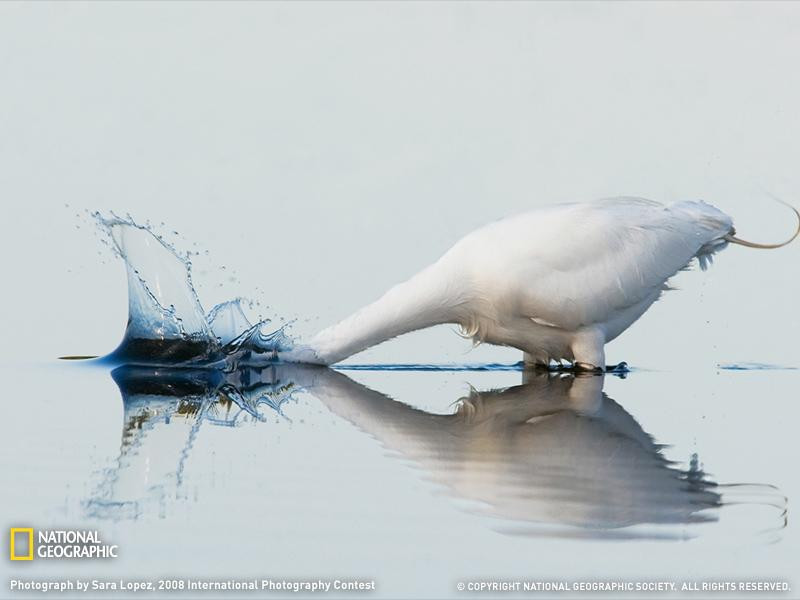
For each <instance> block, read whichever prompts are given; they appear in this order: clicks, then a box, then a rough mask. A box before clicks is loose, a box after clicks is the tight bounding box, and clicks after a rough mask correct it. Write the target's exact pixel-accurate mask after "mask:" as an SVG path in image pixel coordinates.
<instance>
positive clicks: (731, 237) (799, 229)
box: [725, 201, 800, 250]
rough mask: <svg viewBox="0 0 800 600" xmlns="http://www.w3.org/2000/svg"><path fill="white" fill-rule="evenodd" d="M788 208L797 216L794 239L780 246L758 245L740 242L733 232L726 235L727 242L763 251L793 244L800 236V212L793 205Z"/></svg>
mask: <svg viewBox="0 0 800 600" xmlns="http://www.w3.org/2000/svg"><path fill="white" fill-rule="evenodd" d="M779 202H781V201H779ZM781 204H786V202H781ZM786 206H788V207H789V208H791V209H792V210H793V211H794V214H795V215H797V229H795V232H794V235H793V236H792V237H790V238H789V239H788V240H786V241H785V242H781V243H780V244H756V243H755V242H748V241H747V240H740V239H739V238H737V237H736V236H735V235H733V234H734V233H735V231H733V232H731V233H729V234H728V235H726V236H725V240H727V241H728V242H730V243H731V244H739V245H740V246H747V247H748V248H760V249H762V250H772V249H774V248H782V247H783V246H786V245H787V244H791V243H792V242H793V241H794V239H795V238H796V237H797V236H798V235H800V212H799V211H798V210H797V209H796V208H795V207H794V206H792V205H791V204H786Z"/></svg>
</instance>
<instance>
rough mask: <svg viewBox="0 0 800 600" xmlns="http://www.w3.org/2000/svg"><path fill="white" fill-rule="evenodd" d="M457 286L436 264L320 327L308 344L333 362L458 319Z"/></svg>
mask: <svg viewBox="0 0 800 600" xmlns="http://www.w3.org/2000/svg"><path fill="white" fill-rule="evenodd" d="M457 287H458V286H454V285H453V282H452V281H450V278H449V277H447V276H446V275H445V274H443V273H442V269H440V268H437V265H432V266H430V267H428V268H427V269H425V270H423V271H421V272H420V273H418V274H417V275H415V276H414V277H412V278H411V279H409V280H408V281H405V282H403V283H401V284H399V285H396V286H395V287H393V288H392V289H390V290H389V291H388V292H386V293H385V294H384V295H383V296H381V298H379V299H378V300H376V301H375V302H373V303H372V304H370V305H368V306H365V307H364V308H362V309H361V310H359V311H357V312H356V313H354V314H352V315H350V316H349V317H347V318H346V319H344V320H343V321H340V322H339V323H337V324H336V325H332V326H331V327H328V328H327V329H323V330H322V331H320V332H319V333H318V334H317V335H316V336H314V338H313V339H312V340H311V342H310V344H309V346H310V347H311V348H312V349H313V351H314V352H315V353H316V354H317V356H318V357H319V360H320V362H322V363H324V364H329V365H330V364H333V363H336V362H339V361H340V360H343V359H345V358H347V357H348V356H350V355H352V354H355V353H356V352H361V351H362V350H365V349H367V348H369V347H371V346H374V345H376V344H380V343H381V342H384V341H386V340H389V339H391V338H393V337H397V336H398V335H401V334H403V333H408V332H410V331H416V330H417V329H423V328H425V327H430V326H432V325H438V324H440V323H454V322H457V321H458V311H459V307H460V305H461V304H462V302H463V298H462V297H461V293H460V291H459V290H458V289H457Z"/></svg>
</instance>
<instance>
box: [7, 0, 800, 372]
mask: <svg viewBox="0 0 800 600" xmlns="http://www.w3.org/2000/svg"><path fill="white" fill-rule="evenodd" d="M798 40H800V5H797V4H793V3H775V4H768V3H731V4H726V3H702V4H697V3H691V4H689V3H681V4H671V3H648V4H644V3H641V4H637V3H618V4H600V3H578V4H562V3H558V4H546V3H506V4H494V3H493V4H490V3H465V4H462V3H455V2H446V3H437V4H429V3H418V2H417V3H409V4H402V3H381V4H368V3H361V2H358V3H345V4H327V3H312V2H303V3H298V4H291V5H289V4H277V3H253V2H248V3H240V4H213V3H201V4H188V3H141V4H139V3H113V4H103V3H89V4H80V3H70V4H49V3H33V4H9V3H4V4H3V5H1V6H0V81H2V90H3V91H2V93H0V198H2V203H3V206H4V215H5V217H4V218H3V219H2V222H1V223H0V228H1V229H0V232H1V235H0V248H1V251H2V254H3V256H4V261H3V262H4V266H3V268H4V272H5V273H4V278H5V281H6V286H5V294H4V300H3V313H4V314H5V315H6V318H5V319H4V330H5V331H4V334H5V335H4V340H5V341H4V342H3V344H2V352H3V355H4V357H5V358H6V359H8V358H11V357H18V356H19V355H20V353H26V354H27V355H29V356H34V357H36V358H35V359H34V360H38V359H41V360H45V359H49V358H51V357H53V356H57V355H60V354H69V353H103V352H105V351H107V350H110V349H111V348H112V347H114V345H115V344H116V343H117V341H118V340H119V337H120V335H121V333H122V329H123V327H124V321H125V316H126V302H125V280H124V275H123V269H122V267H121V264H119V263H118V262H115V261H111V260H106V262H105V263H103V262H101V260H102V259H105V258H106V257H107V256H108V255H107V254H106V252H105V250H104V249H103V253H102V255H101V256H99V255H98V254H97V252H98V249H100V244H99V243H98V241H97V239H96V237H95V235H94V233H93V231H92V230H91V227H90V226H89V223H88V221H87V220H86V219H85V218H84V219H79V218H77V217H76V213H79V212H82V211H83V210H84V209H91V210H94V209H101V210H109V209H113V210H116V211H119V212H122V213H124V212H130V213H131V214H132V215H133V216H134V217H136V218H137V219H139V220H147V219H149V220H151V221H153V222H154V223H160V222H162V221H163V222H164V223H166V225H165V227H163V228H161V230H162V231H171V230H173V229H174V230H177V231H179V232H180V234H181V237H182V239H181V240H179V241H178V242H177V245H178V246H179V247H182V248H190V247H192V243H194V242H197V243H198V244H199V248H201V249H207V250H209V251H210V256H209V257H205V256H201V257H199V258H198V259H197V260H196V267H195V268H196V271H195V279H196V281H197V282H198V283H199V284H200V292H201V299H202V300H203V302H204V304H205V305H206V307H207V308H208V307H210V306H211V305H213V304H214V303H215V302H217V301H221V300H224V299H227V298H229V297H232V296H236V295H247V296H250V297H253V298H256V299H259V300H261V301H262V302H263V304H264V305H265V306H268V307H269V308H268V309H267V308H264V309H263V310H264V313H265V314H268V315H279V316H283V317H288V318H292V317H299V318H300V321H299V322H298V323H297V325H296V326H295V332H296V333H299V334H310V333H312V332H313V331H314V330H316V329H317V328H319V327H323V326H325V325H327V324H329V323H331V322H333V321H335V320H337V319H338V318H341V317H343V316H345V315H346V314H348V313H349V312H351V311H352V310H354V309H355V308H357V307H359V306H360V305H362V304H364V303H366V302H368V301H371V300H373V299H374V298H375V297H377V296H378V295H380V293H382V292H383V291H384V290H385V289H386V288H387V287H389V286H390V285H392V284H393V283H396V282H397V281H399V280H401V279H403V278H405V277H407V276H409V275H411V274H412V273H413V272H415V271H416V270H417V269H419V268H421V267H423V266H425V265H426V264H428V263H429V262H431V261H433V260H434V259H435V258H437V256H438V255H440V254H441V253H442V252H443V251H444V250H446V249H447V248H448V247H449V246H450V245H451V244H452V243H453V242H454V241H456V240H457V239H458V238H459V237H460V236H461V235H463V234H465V233H467V232H468V231H470V230H471V229H473V228H475V227H477V226H480V225H482V224H484V223H485V222H487V221H490V220H493V219H496V218H499V217H502V216H504V215H508V214H512V213H516V212H520V211H524V210H525V209H527V208H529V207H532V206H538V205H541V204H546V203H551V202H563V201H572V200H586V199H593V198H598V197H603V196H609V195H622V194H630V195H642V196H646V197H649V198H652V199H656V200H660V201H665V202H670V201H675V200H683V199H696V198H703V199H705V200H707V201H709V202H712V203H714V204H716V205H717V206H719V207H720V208H721V209H723V210H725V211H727V212H728V213H730V214H731V215H733V217H734V219H735V221H736V223H737V227H738V229H739V231H740V233H741V234H742V236H744V237H747V238H750V239H754V240H765V241H766V240H778V239H783V238H784V237H785V236H786V235H787V234H788V233H789V232H790V231H791V227H792V225H791V221H790V218H791V215H790V213H789V212H788V211H787V210H786V209H785V208H784V207H781V206H780V205H777V204H774V203H772V202H770V201H769V200H768V199H767V195H766V194H765V193H764V190H767V191H770V192H773V193H775V194H777V195H779V196H781V197H783V198H785V199H787V200H789V201H792V202H795V203H800V170H798V156H800V135H799V134H800V116H798V115H799V113H798V111H797V107H798V106H800V74H799V73H800V72H799V71H798V69H797V62H798V57H800V41H798ZM65 204H68V205H69V207H65ZM76 225H80V229H76ZM798 257H800V245H798V246H794V247H790V248H787V249H784V250H781V251H777V252H773V253H766V252H759V251H748V250H745V249H742V248H731V249H729V250H727V251H726V252H725V253H724V254H723V255H721V256H720V257H719V259H718V265H717V266H715V268H714V269H713V270H712V271H710V272H709V273H707V274H701V273H699V272H697V273H684V274H681V275H680V276H679V277H678V278H677V281H676V282H675V283H676V284H677V285H678V286H679V287H681V288H683V291H681V292H673V293H671V294H669V295H668V296H667V297H666V299H664V300H662V302H661V303H659V304H658V305H656V306H655V307H654V308H653V309H651V311H650V312H649V313H648V314H647V315H646V316H645V317H644V318H643V320H642V321H641V322H639V323H638V324H636V325H635V326H634V328H633V329H632V330H630V331H628V332H627V333H626V334H624V335H623V337H622V338H620V339H619V340H618V341H617V342H615V343H614V344H613V345H612V346H611V347H610V348H609V351H608V356H609V360H611V361H616V360H623V359H624V360H627V361H628V362H630V363H631V364H634V365H639V366H646V367H657V366H658V365H660V364H663V363H675V362H678V361H689V360H692V361H700V362H704V363H705V362H707V363H709V364H716V363H717V362H727V361H740V360H741V361H745V360H748V361H749V360H757V361H763V362H777V363H781V364H787V363H788V364H794V365H798V364H800V352H799V351H798V350H797V345H796V344H797V342H796V340H797V337H798V332H799V331H800V320H799V319H798V316H797V310H796V302H797V300H796V299H797V298H798V296H800V293H799V292H800V284H799V283H798V279H797V277H796V275H797V261H798ZM222 265H225V266H226V267H227V270H226V271H224V272H223V271H221V270H220V267H221V266H222ZM232 271H233V272H235V274H236V277H237V280H236V281H229V280H228V277H229V276H230V274H231V272H232ZM220 283H223V284H224V285H223V286H222V287H220V285H219V284H220ZM306 320H308V321H306ZM468 348H469V343H468V342H466V341H464V340H461V339H460V338H458V337H457V336H455V335H454V334H452V333H451V332H450V331H448V329H447V328H443V330H441V331H440V330H437V331H433V332H428V333H422V334H415V335H412V336H408V337H407V338H405V339H402V340H398V341H396V342H393V343H391V344H387V345H384V346H381V347H380V348H377V349H375V350H373V351H370V352H368V353H365V354H364V355H362V356H360V357H358V359H357V360H359V361H409V362H420V361H435V362H444V361H448V360H469V361H473V360H475V361H478V360H483V359H500V360H516V359H517V358H518V356H519V354H518V353H517V352H512V351H503V350H497V349H481V350H479V351H478V352H474V353H472V354H469V355H465V352H466V351H467V350H468Z"/></svg>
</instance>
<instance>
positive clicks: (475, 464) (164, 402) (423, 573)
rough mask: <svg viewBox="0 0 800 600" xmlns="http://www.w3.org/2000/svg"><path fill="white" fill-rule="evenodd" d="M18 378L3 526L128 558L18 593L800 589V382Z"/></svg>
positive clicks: (778, 373)
mask: <svg viewBox="0 0 800 600" xmlns="http://www.w3.org/2000/svg"><path fill="white" fill-rule="evenodd" d="M3 375H4V378H3V380H4V382H5V385H6V394H5V396H6V403H7V406H6V415H7V416H6V418H5V419H4V420H3V430H4V431H3V440H4V442H3V443H4V446H5V451H4V452H3V453H2V457H1V458H0V460H2V461H3V473H4V474H5V480H6V481H9V482H13V485H6V486H4V488H5V489H4V492H3V500H2V509H3V511H2V512H3V514H4V515H5V519H6V521H7V523H6V525H8V526H22V525H26V524H30V525H32V526H34V527H37V528H55V527H80V528H90V529H97V530H98V531H100V532H101V535H102V536H104V537H105V538H108V539H110V540H113V543H116V544H119V546H120V555H121V556H120V558H119V559H116V560H111V561H105V562H87V561H71V562H67V561H50V562H45V561H34V562H32V563H8V562H6V563H5V564H4V566H3V569H4V570H5V571H7V573H6V577H5V578H4V579H6V580H7V579H8V578H9V577H11V576H20V577H65V576H73V577H74V576H79V575H83V576H88V577H100V578H109V579H113V578H114V577H117V576H125V577H128V578H135V577H142V578H157V577H161V576H181V577H198V576H203V577H207V578H217V577H219V578H245V577H258V578H265V577H272V578H317V577H321V578H337V577H338V578H356V577H358V578H367V579H374V580H375V581H376V584H377V588H378V589H377V592H376V593H375V594H376V595H377V596H381V597H401V596H407V595H419V596H426V597H448V596H457V595H459V594H458V592H457V591H456V584H457V582H459V581H463V580H471V579H479V578H487V579H498V578H512V579H521V578H522V579H540V580H567V581H574V580H577V579H602V580H619V579H636V578H639V579H647V580H656V579H658V580H666V581H683V580H705V581H709V580H730V579H734V580H739V579H756V578H757V579H778V580H781V581H789V582H790V583H793V582H794V574H795V571H796V569H795V564H794V563H793V561H792V560H791V557H792V556H797V551H798V535H797V532H796V529H795V527H794V526H793V524H792V519H791V518H790V516H791V510H790V507H791V500H792V499H793V498H794V497H796V494H797V493H798V491H800V490H798V487H800V478H798V476H797V474H796V472H795V471H794V470H792V469H790V468H789V467H788V466H789V465H790V462H791V461H790V460H789V456H790V455H791V454H792V453H794V452H796V450H795V448H794V442H793V441H792V440H793V433H794V425H793V423H792V421H791V420H790V419H784V418H782V417H781V415H782V414H784V413H788V412H789V411H790V409H791V407H792V405H793V404H794V402H796V397H795V395H794V394H793V390H796V389H797V385H798V383H800V373H798V372H797V371H793V370H765V369H758V370H727V369H719V370H716V371H713V372H695V371H692V370H691V369H686V370H682V371H634V372H633V373H631V374H629V375H628V377H627V378H624V379H623V378H619V377H615V376H606V377H597V376H591V377H578V378H575V377H572V376H564V375H559V376H554V375H547V374H528V373H522V372H519V371H514V370H505V371H483V372H480V371H477V372H476V371H432V372H431V371H427V372H426V371H391V372H387V371H381V370H348V369H342V370H338V371H335V370H329V369H322V368H313V367H290V366H277V367H267V368H263V369H243V370H240V371H235V372H233V373H229V374H227V375H225V374H222V373H220V372H217V371H212V370H187V369H184V370H180V369H175V370H170V369H159V368H140V367H121V368H117V369H113V370H112V368H109V367H104V366H100V365H92V364H87V363H83V364H78V363H63V362H61V363H57V362H54V363H47V364H40V365H18V366H16V367H14V368H11V367H9V366H6V367H4V368H3ZM462 595H463V594H462ZM207 597H213V594H208V596H207Z"/></svg>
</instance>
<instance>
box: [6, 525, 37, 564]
mask: <svg viewBox="0 0 800 600" xmlns="http://www.w3.org/2000/svg"><path fill="white" fill-rule="evenodd" d="M26 533H27V534H28V553H27V554H23V555H21V556H18V555H17V552H16V546H15V545H16V538H17V535H18V534H26ZM9 546H10V547H11V560H33V527H12V528H11V533H10V534H9Z"/></svg>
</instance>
